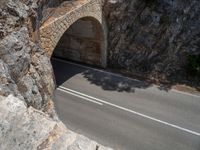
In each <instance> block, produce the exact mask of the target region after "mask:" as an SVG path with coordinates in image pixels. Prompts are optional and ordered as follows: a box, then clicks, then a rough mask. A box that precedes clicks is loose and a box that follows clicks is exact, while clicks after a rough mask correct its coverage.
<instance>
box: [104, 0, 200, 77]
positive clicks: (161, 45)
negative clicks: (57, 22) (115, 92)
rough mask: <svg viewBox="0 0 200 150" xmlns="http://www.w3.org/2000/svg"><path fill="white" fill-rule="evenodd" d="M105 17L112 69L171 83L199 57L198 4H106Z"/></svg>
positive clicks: (130, 0)
mask: <svg viewBox="0 0 200 150" xmlns="http://www.w3.org/2000/svg"><path fill="white" fill-rule="evenodd" d="M104 13H105V16H106V19H107V24H108V30H109V34H108V44H109V45H108V52H109V62H110V66H111V67H115V68H124V69H125V70H129V72H131V73H138V74H142V75H144V74H145V75H146V76H148V77H154V78H160V79H168V78H171V79H174V78H179V77H181V76H182V77H184V76H186V74H185V66H186V64H187V56H188V55H199V54H200V28H199V24H200V5H199V1H198V0H188V1H183V0H171V1H170V0H108V1H106V2H105V6H104ZM177 74H178V75H179V76H177Z"/></svg>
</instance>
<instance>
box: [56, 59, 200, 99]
mask: <svg viewBox="0 0 200 150" xmlns="http://www.w3.org/2000/svg"><path fill="white" fill-rule="evenodd" d="M52 59H54V60H57V61H60V62H63V63H68V64H72V65H75V66H79V67H82V68H87V69H91V70H95V71H99V72H103V73H107V74H110V75H113V76H116V77H120V78H125V79H128V80H131V81H136V82H143V81H141V80H138V79H133V78H130V77H126V76H123V75H120V74H117V73H113V72H108V71H104V70H102V69H97V68H92V67H89V66H84V65H81V64H76V63H73V62H70V61H67V60H62V59H59V58H52ZM155 87H156V88H158V89H159V86H158V85H155ZM169 91H172V92H174V93H179V94H184V95H187V96H192V97H197V98H199V97H200V95H197V94H191V93H187V92H183V91H178V90H176V89H171V90H169Z"/></svg>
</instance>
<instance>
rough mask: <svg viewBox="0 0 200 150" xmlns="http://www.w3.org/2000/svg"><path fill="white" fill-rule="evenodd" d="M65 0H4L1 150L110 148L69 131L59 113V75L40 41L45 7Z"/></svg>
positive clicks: (0, 13) (0, 16)
mask: <svg viewBox="0 0 200 150" xmlns="http://www.w3.org/2000/svg"><path fill="white" fill-rule="evenodd" d="M60 2H61V1H55V2H54V3H53V1H45V0H38V1H37V0H1V1H0V149H1V150H8V149H9V150H34V149H38V150H42V149H46V150H48V149H52V150H54V149H58V150H61V149H69V150H75V149H78V150H86V149H87V150H96V149H109V148H106V147H103V146H101V145H99V144H97V143H96V142H94V141H92V140H89V139H88V138H86V137H84V136H81V135H78V134H76V133H74V132H72V131H70V130H68V129H67V128H66V127H65V126H64V125H63V124H62V123H61V122H60V121H59V119H58V117H57V115H56V113H55V112H54V107H53V103H52V94H53V91H54V88H55V83H54V75H53V71H52V66H51V63H50V60H49V58H48V57H47V55H46V54H45V52H44V50H43V49H41V47H40V45H39V44H38V40H39V39H38V26H39V24H40V21H41V20H40V18H41V17H42V13H41V12H42V11H43V8H46V7H48V6H51V5H52V6H54V5H56V3H58V4H59V3H60Z"/></svg>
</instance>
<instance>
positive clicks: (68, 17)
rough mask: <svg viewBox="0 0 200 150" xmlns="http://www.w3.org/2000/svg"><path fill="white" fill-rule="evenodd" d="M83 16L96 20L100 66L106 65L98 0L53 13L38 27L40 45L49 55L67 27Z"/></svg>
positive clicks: (103, 24)
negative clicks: (99, 37) (98, 32)
mask: <svg viewBox="0 0 200 150" xmlns="http://www.w3.org/2000/svg"><path fill="white" fill-rule="evenodd" d="M83 18H90V19H91V20H93V21H95V22H96V23H97V22H98V24H99V26H100V27H101V31H102V38H101V40H102V41H101V66H102V67H106V64H107V50H106V49H107V40H106V38H107V37H106V35H107V31H106V25H105V21H104V18H103V15H102V4H101V2H100V1H98V0H94V1H89V2H87V3H85V4H83V5H81V6H80V7H76V8H75V9H73V10H71V11H67V12H65V11H63V12H62V11H59V13H58V14H56V13H55V14H54V16H53V17H50V19H48V20H47V21H46V22H45V23H44V24H43V25H42V26H41V27H40V40H41V46H42V48H43V49H44V50H45V51H46V53H47V54H48V56H49V57H51V55H52V54H53V51H54V49H55V48H56V46H57V44H58V42H59V40H60V39H61V37H62V36H63V34H64V33H65V32H66V31H67V29H68V28H69V27H70V26H72V25H73V24H74V23H75V22H77V21H78V20H80V19H83Z"/></svg>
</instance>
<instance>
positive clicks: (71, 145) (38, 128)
mask: <svg viewBox="0 0 200 150" xmlns="http://www.w3.org/2000/svg"><path fill="white" fill-rule="evenodd" d="M0 116H1V117H0V129H1V130H0V137H1V138H0V143H1V144H0V149H1V150H7V149H9V150H35V149H37V150H42V149H45V150H49V149H52V150H66V149H69V150H96V149H98V150H111V149H109V148H106V147H103V146H101V145H99V144H97V143H96V142H94V141H91V140H89V139H88V138H86V137H84V136H81V135H78V134H76V133H74V132H72V131H70V130H68V129H67V128H66V127H65V126H64V125H63V124H62V123H61V122H60V121H55V120H53V119H51V118H49V116H48V115H47V114H45V113H43V112H41V111H38V110H36V109H34V108H33V107H29V108H27V105H26V103H24V102H23V101H22V100H20V99H18V98H16V97H14V96H12V95H9V96H8V97H2V96H0Z"/></svg>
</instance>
